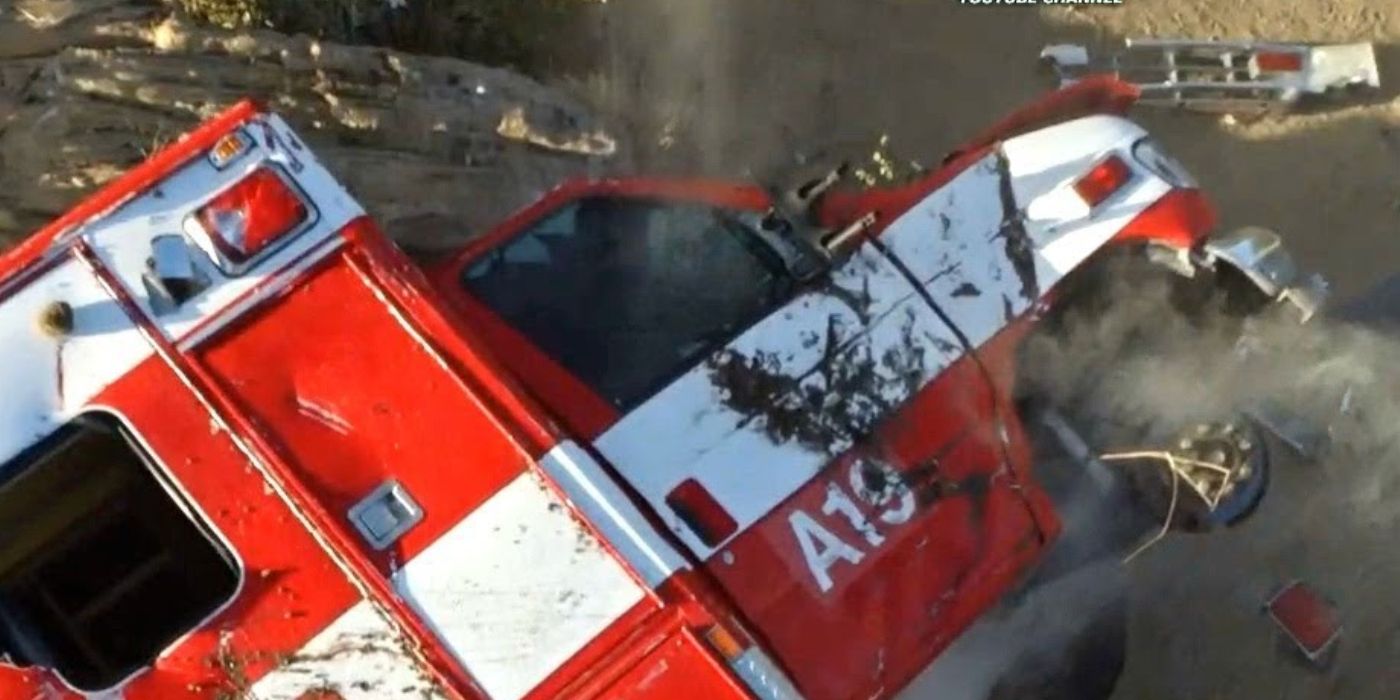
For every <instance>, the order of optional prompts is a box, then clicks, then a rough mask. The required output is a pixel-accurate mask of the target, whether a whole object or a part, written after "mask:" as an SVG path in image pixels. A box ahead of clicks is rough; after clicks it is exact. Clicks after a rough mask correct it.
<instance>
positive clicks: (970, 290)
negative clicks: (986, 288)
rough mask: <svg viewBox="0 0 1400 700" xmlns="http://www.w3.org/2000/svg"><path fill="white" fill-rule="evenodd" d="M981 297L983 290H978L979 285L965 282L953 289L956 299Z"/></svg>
mask: <svg viewBox="0 0 1400 700" xmlns="http://www.w3.org/2000/svg"><path fill="white" fill-rule="evenodd" d="M981 295H982V290H980V289H978V288H977V285H975V284H973V283H971V282H963V283H962V284H960V285H958V286H957V287H955V288H954V289H953V296H955V297H976V296H981Z"/></svg>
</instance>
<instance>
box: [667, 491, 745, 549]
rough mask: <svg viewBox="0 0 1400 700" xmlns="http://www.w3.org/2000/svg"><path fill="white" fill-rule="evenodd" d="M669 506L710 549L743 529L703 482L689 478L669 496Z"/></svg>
mask: <svg viewBox="0 0 1400 700" xmlns="http://www.w3.org/2000/svg"><path fill="white" fill-rule="evenodd" d="M666 505H668V506H671V510H674V511H675V512H676V515H679V516H680V518H681V520H684V521H685V524H686V525H689V526H690V529H691V530H694V531H695V534H697V535H699V536H700V539H701V540H702V541H703V542H704V543H705V544H706V545H708V546H710V547H713V546H715V545H717V544H719V543H720V542H723V541H724V540H725V538H727V537H729V536H730V535H732V534H734V531H735V530H737V529H739V524H738V523H736V522H734V517H733V516H731V515H730V514H729V511H726V510H725V509H724V506H721V505H720V504H719V501H716V500H715V497H714V496H713V495H711V494H710V492H709V491H708V490H706V489H705V487H704V486H701V485H700V482H698V481H696V480H695V479H686V480H685V481H682V482H681V484H680V486H677V487H676V488H674V489H672V490H671V493H669V494H667V495H666Z"/></svg>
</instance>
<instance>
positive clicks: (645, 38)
mask: <svg viewBox="0 0 1400 700" xmlns="http://www.w3.org/2000/svg"><path fill="white" fill-rule="evenodd" d="M596 10H597V12H596V13H595V16H594V17H593V18H592V19H591V20H590V21H589V22H588V24H587V26H586V27H585V28H584V29H582V30H579V31H578V32H577V33H576V34H575V36H576V37H578V38H577V39H576V40H575V41H574V42H570V43H569V44H561V45H558V46H556V55H555V57H554V71H555V72H556V74H558V75H559V76H564V77H560V78H558V79H557V80H559V81H560V82H563V83H565V84H568V85H571V86H572V87H573V88H574V89H576V90H579V91H580V92H581V93H583V94H584V95H586V96H588V97H589V98H590V99H591V100H593V101H595V102H598V103H601V104H604V105H607V106H608V107H610V108H611V111H612V112H613V115H614V121H615V122H616V127H617V130H618V131H619V132H620V135H622V136H624V137H625V138H630V139H631V141H632V142H633V143H634V144H635V146H636V148H637V154H636V157H637V161H638V162H637V163H636V167H637V168H638V169H639V170H641V171H643V172H694V171H697V170H698V171H699V172H701V173H705V174H713V175H722V176H736V175H754V176H759V177H772V176H774V175H775V174H780V173H784V172H790V171H792V170H793V169H795V167H796V165H797V163H798V161H801V160H803V159H808V160H824V159H825V157H827V156H831V157H839V156H852V155H854V156H857V157H861V156H863V155H864V154H866V153H868V152H869V150H870V149H871V147H872V146H873V144H874V142H875V141H876V139H878V138H879V137H880V136H881V135H888V136H889V137H890V140H891V143H892V145H893V148H894V151H895V154H896V155H897V156H898V157H900V158H905V159H912V160H921V161H924V162H936V161H937V159H938V158H939V157H940V156H941V155H942V154H943V153H945V152H946V151H948V150H949V149H951V148H952V147H954V146H955V145H957V144H958V143H959V142H960V140H962V139H964V138H966V137H968V136H969V135H971V134H972V133H973V132H975V131H976V130H978V129H979V128H980V127H982V126H985V125H986V124H987V123H989V122H990V121H991V120H992V119H993V118H995V117H997V116H998V115H1000V114H1002V113H1004V112H1006V111H1008V110H1010V109H1012V108H1013V107H1015V106H1017V105H1018V104H1020V103H1023V102H1025V101H1027V100H1028V99H1029V98H1032V97H1033V96H1035V95H1036V94H1037V93H1039V92H1041V91H1043V90H1045V89H1046V88H1047V87H1048V86H1049V84H1048V82H1047V81H1048V78H1047V77H1046V76H1044V75H1038V74H1037V72H1036V71H1035V58H1036V55H1037V53H1038V51H1039V49H1040V47H1041V46H1043V45H1045V44H1047V43H1060V42H1093V43H1098V44H1112V43H1115V42H1118V41H1120V40H1121V39H1122V38H1123V37H1125V36H1159V37H1162V36H1185V37H1212V36H1214V37H1242V38H1243V37H1248V38H1267V39H1279V40H1308V41H1373V42H1375V43H1376V45H1377V51H1378V53H1379V56H1380V59H1381V63H1382V65H1381V71H1382V80H1383V81H1385V82H1386V87H1385V88H1384V89H1383V94H1382V95H1381V96H1380V99H1379V100H1377V101H1376V102H1375V103H1372V104H1369V105H1363V106H1353V107H1347V108H1343V109H1339V110H1336V111H1332V112H1329V113H1325V114H1313V115H1307V116H1292V117H1286V118H1281V119H1269V120H1264V121H1259V122H1253V123H1229V122H1227V121H1222V120H1220V119H1218V118H1212V117H1204V116H1197V115H1183V114H1173V113H1164V112H1152V111H1149V110H1147V109H1141V110H1139V111H1138V112H1137V114H1136V115H1135V116H1136V118H1137V119H1138V120H1140V121H1141V122H1143V123H1144V124H1146V125H1147V126H1148V127H1149V128H1150V129H1152V130H1153V131H1154V132H1155V133H1156V134H1157V135H1158V137H1159V138H1160V139H1161V140H1162V141H1164V142H1165V143H1166V144H1167V146H1168V147H1169V149H1170V150H1171V151H1173V152H1174V153H1175V154H1176V155H1177V156H1178V157H1179V158H1180V159H1181V160H1182V161H1183V162H1184V163H1185V164H1186V165H1187V166H1188V167H1189V168H1190V169H1191V170H1192V171H1193V172H1194V173H1195V174H1196V175H1197V177H1198V179H1199V180H1200V181H1201V182H1202V183H1203V186H1204V187H1205V189H1206V190H1207V191H1208V192H1209V193H1210V194H1211V196H1212V197H1213V199H1214V200H1215V202H1216V203H1217V204H1218V205H1219V208H1220V211H1221V215H1222V219H1223V222H1222V223H1223V224H1224V225H1225V226H1226V227H1232V226H1238V225H1244V224H1259V225H1263V226H1267V227H1270V228H1273V229H1275V230H1277V231H1279V232H1281V233H1282V234H1284V236H1285V237H1286V238H1287V239H1288V241H1289V242H1290V245H1291V247H1292V249H1293V250H1294V251H1295V253H1296V254H1297V256H1298V257H1299V258H1300V259H1301V261H1302V262H1303V263H1304V264H1305V265H1306V266H1308V267H1311V268H1313V269H1316V270H1318V271H1320V272H1322V273H1324V274H1325V275H1326V276H1327V277H1328V278H1329V279H1330V280H1331V281H1332V283H1333V288H1334V291H1335V293H1336V295H1337V297H1338V298H1339V299H1343V300H1345V299H1347V298H1351V297H1354V296H1356V295H1358V294H1360V293H1362V292H1363V291H1365V290H1368V289H1371V288H1372V287H1373V286H1374V285H1376V284H1377V283H1379V282H1380V281H1382V280H1383V279H1385V278H1386V277H1388V276H1389V275H1391V274H1394V273H1396V272H1397V267H1400V265H1398V264H1400V140H1397V139H1400V134H1395V133H1394V131H1393V130H1395V129H1396V128H1397V127H1400V98H1397V95H1400V3H1396V2H1394V0H1309V1H1308V2H1296V1H1294V0H1255V1H1254V2H1226V1H1223V0H1124V2H1123V5H1122V6H1121V7H1106V8H1093V9H1083V8H1081V9H1075V8H1065V7H1053V8H1052V7H1034V6H1027V5H1018V6H1007V7H998V6H993V7H971V6H962V5H959V3H958V2H957V0H862V1H860V2H854V1H852V0H804V1H803V2H791V0H708V1H707V2H695V1H694V0H613V1H612V2H610V3H608V4H606V5H600V6H598V7H597V8H596ZM1395 468H1396V465H1393V464H1389V463H1364V464H1327V465H1303V464H1279V465H1278V468H1277V469H1276V470H1275V474H1274V482H1273V485H1272V493H1271V495H1270V497H1269V498H1268V499H1266V501H1265V503H1264V505H1263V506H1262V507H1261V509H1260V511H1259V512H1258V513H1257V514H1256V516H1255V517H1254V518H1253V519H1252V520H1251V521H1249V522H1248V523H1247V524H1245V525H1244V526H1242V527H1240V528H1238V529H1235V530H1232V531H1230V532H1227V533H1225V534H1223V535H1220V536H1216V537H1209V538H1205V537H1193V536H1176V537H1171V538H1169V539H1168V540H1167V541H1165V542H1164V543H1162V544H1161V545H1159V546H1158V547H1157V548H1156V549H1154V550H1152V551H1151V552H1149V553H1148V554H1147V555H1145V556H1144V557H1142V558H1140V559H1138V560H1136V561H1135V562H1134V563H1133V564H1132V565H1131V566H1130V567H1129V568H1128V570H1127V575H1128V577H1129V579H1130V580H1131V584H1132V585H1131V593H1130V596H1131V617H1130V642H1129V652H1128V660H1127V670H1126V672H1125V674H1124V676H1123V679H1122V682H1121V683H1120V685H1119V688H1118V691H1117V693H1116V695H1115V696H1114V697H1115V698H1120V699H1123V700H1128V699H1132V700H1156V699H1162V700H1167V699H1172V700H1187V699H1189V700H1200V699H1207V698H1232V699H1233V698H1250V699H1253V698H1382V697H1390V696H1392V695H1393V693H1394V691H1392V690H1388V689H1389V688H1393V687H1395V686H1397V685H1400V666H1397V665H1396V664H1394V663H1393V660H1394V659H1395V658H1397V657H1400V634H1397V632H1400V599H1397V598H1396V597H1395V596H1394V595H1393V594H1392V591H1393V590H1395V589H1396V586H1397V585H1400V557H1396V556H1394V554H1393V546H1392V538H1391V537H1390V535H1391V533H1392V532H1394V530H1395V527H1396V525H1397V522H1396V521H1397V510H1396V509H1395V508H1393V507H1389V506H1388V505H1387V503H1388V502H1389V501H1390V500H1391V498H1393V497H1394V496H1395V495H1396V494H1395V493H1394V491H1393V489H1391V488H1390V487H1389V484H1390V480H1389V471H1390V470H1393V469H1395ZM1294 578H1301V579H1305V580H1307V581H1309V582H1311V583H1313V584H1315V585H1317V586H1318V587H1319V588H1321V589H1322V590H1323V591H1325V592H1327V593H1328V594H1330V595H1332V596H1333V597H1334V598H1335V599H1336V600H1337V602H1338V603H1339V604H1340V606H1341V610H1342V615H1343V619H1344V623H1345V625H1346V631H1345V634H1344V638H1343V640H1342V643H1341V646H1340V648H1339V654H1338V656H1337V658H1336V662H1335V664H1333V666H1332V667H1331V668H1330V669H1329V670H1327V671H1320V672H1319V671H1310V670H1306V669H1304V668H1302V667H1301V666H1299V665H1297V664H1294V663H1291V662H1290V661H1289V660H1288V658H1287V656H1286V655H1285V654H1283V653H1282V651H1281V650H1280V648H1279V646H1278V644H1277V638H1276V635H1275V633H1274V630H1273V629H1272V628H1271V626H1270V623H1269V622H1268V621H1267V620H1266V619H1265V618H1264V617H1263V616H1262V615H1261V614H1260V607H1261V605H1262V602H1263V601H1264V599H1265V598H1266V596H1267V594H1268V593H1269V592H1270V591H1271V590H1273V589H1274V588H1275V587H1277V586H1279V585H1281V584H1283V583H1286V582H1287V581H1288V580H1290V579H1294ZM929 690H930V691H931V692H930V693H929V695H930V696H932V697H938V695H939V694H938V693H937V692H936V691H937V689H936V688H935V689H929Z"/></svg>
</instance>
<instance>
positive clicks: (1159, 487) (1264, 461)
mask: <svg viewBox="0 0 1400 700" xmlns="http://www.w3.org/2000/svg"><path fill="white" fill-rule="evenodd" d="M1164 451H1166V452H1170V453H1171V454H1172V455H1173V456H1176V457H1185V458H1187V459H1195V460H1201V461H1204V462H1208V463H1211V464H1216V465H1220V466H1222V467H1224V468H1226V469H1229V470H1230V471H1231V472H1232V474H1231V475H1230V476H1226V477H1225V478H1224V479H1220V480H1216V479H1211V476H1212V475H1213V473H1211V472H1208V471H1205V470H1195V471H1194V472H1193V473H1192V474H1191V476H1189V477H1187V476H1178V477H1175V478H1174V477H1173V472H1172V471H1171V470H1170V469H1168V468H1167V466H1166V464H1165V462H1164V460H1161V459H1141V460H1133V461H1132V463H1131V464H1126V465H1123V469H1124V470H1125V474H1126V477H1127V479H1128V482H1129V490H1130V494H1131V497H1132V499H1133V501H1134V502H1135V503H1137V505H1138V507H1139V508H1141V509H1143V510H1144V511H1145V512H1146V513H1147V514H1148V515H1149V516H1150V517H1152V518H1153V519H1154V520H1155V522H1159V523H1166V522H1167V521H1168V518H1169V517H1170V527H1171V529H1173V530H1176V531H1179V532H1209V531H1211V530H1215V529H1218V528H1222V527H1233V526H1235V525H1238V524H1239V523H1241V522H1243V521H1244V520H1246V519H1247V518H1248V517H1249V516H1250V515H1252V514H1253V513H1254V510H1255V508H1257V507H1258V505H1259V502H1260V501H1261V500H1263V498H1264V493H1265V492H1266V491H1267V490H1268V484H1269V455H1268V449H1267V447H1266V446H1265V443H1264V441H1263V436H1262V435H1261V434H1260V432H1259V430H1258V429H1257V428H1255V427H1254V426H1253V425H1251V424H1249V423H1243V422H1242V423H1234V424H1226V423H1214V424H1201V425H1196V426H1191V427H1190V428H1188V429H1186V430H1184V431H1182V432H1181V434H1180V437H1179V438H1178V442H1177V444H1175V445H1171V446H1168V447H1167V449H1166V450H1164ZM1187 478H1193V479H1195V480H1196V481H1197V483H1202V482H1208V483H1205V484H1203V489H1204V490H1206V491H1207V492H1210V493H1215V492H1219V493H1221V496H1220V499H1219V500H1218V501H1217V503H1216V506H1215V508H1214V509H1212V508H1211V507H1210V506H1209V505H1208V504H1207V503H1206V502H1205V500H1204V499H1202V498H1201V497H1200V496H1199V495H1198V493H1199V492H1198V491H1196V490H1195V489H1193V488H1192V487H1190V486H1189V485H1187V483H1186V481H1185V479H1187ZM1177 479H1180V483H1178V484H1177V485H1176V486H1175V488H1176V490H1177V499H1176V506H1175V508H1173V507H1172V490H1173V481H1174V480H1177Z"/></svg>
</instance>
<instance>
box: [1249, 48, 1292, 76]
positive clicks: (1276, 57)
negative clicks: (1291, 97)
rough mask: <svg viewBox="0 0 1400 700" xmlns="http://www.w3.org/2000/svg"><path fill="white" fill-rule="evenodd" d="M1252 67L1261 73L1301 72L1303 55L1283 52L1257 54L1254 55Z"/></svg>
mask: <svg viewBox="0 0 1400 700" xmlns="http://www.w3.org/2000/svg"><path fill="white" fill-rule="evenodd" d="M1254 65H1255V66H1256V67H1258V68H1259V70H1261V71H1270V72H1275V73H1291V72H1296V71H1300V70H1303V55H1302V54H1298V53H1283V52H1269V53H1259V54H1255V55H1254Z"/></svg>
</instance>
